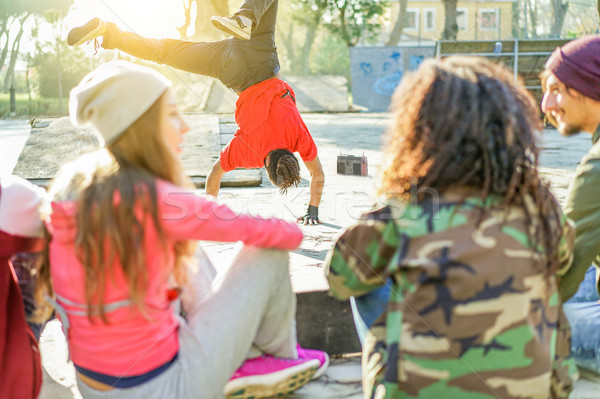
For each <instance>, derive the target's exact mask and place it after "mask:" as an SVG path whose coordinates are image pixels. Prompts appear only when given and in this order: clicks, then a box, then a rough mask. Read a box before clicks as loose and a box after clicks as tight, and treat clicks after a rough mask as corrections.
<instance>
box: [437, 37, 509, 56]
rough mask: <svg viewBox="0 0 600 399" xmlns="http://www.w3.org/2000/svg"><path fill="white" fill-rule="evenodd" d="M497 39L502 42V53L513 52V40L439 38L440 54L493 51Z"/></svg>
mask: <svg viewBox="0 0 600 399" xmlns="http://www.w3.org/2000/svg"><path fill="white" fill-rule="evenodd" d="M497 41H499V42H501V43H502V53H513V52H514V45H515V42H514V40H460V41H459V40H440V41H439V45H440V46H441V47H440V49H441V51H440V53H441V55H442V56H444V55H450V54H456V53H469V54H470V53H493V52H494V47H495V46H496V42H497ZM473 55H475V54H473Z"/></svg>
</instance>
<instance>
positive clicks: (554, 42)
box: [519, 39, 571, 58]
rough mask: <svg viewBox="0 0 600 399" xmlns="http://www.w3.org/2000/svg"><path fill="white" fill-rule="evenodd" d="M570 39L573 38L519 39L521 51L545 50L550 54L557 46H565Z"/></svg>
mask: <svg viewBox="0 0 600 399" xmlns="http://www.w3.org/2000/svg"><path fill="white" fill-rule="evenodd" d="M570 40H571V39H521V40H519V52H520V53H527V52H534V51H545V52H548V56H550V53H552V52H553V51H554V50H555V49H556V48H557V47H561V46H563V45H564V44H565V43H568V42H569V41H570ZM548 56H547V57H548ZM547 57H546V58H547Z"/></svg>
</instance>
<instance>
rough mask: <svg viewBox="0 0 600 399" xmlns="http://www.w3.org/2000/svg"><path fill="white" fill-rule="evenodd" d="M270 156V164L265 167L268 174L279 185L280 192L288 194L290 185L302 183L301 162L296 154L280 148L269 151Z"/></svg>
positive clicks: (296, 185)
mask: <svg viewBox="0 0 600 399" xmlns="http://www.w3.org/2000/svg"><path fill="white" fill-rule="evenodd" d="M268 157H269V166H266V167H265V169H266V170H267V176H269V180H271V183H273V184H274V185H276V186H277V187H279V192H280V193H281V194H286V193H287V189H288V187H291V186H295V187H298V184H300V164H299V163H298V160H297V159H296V157H295V156H294V154H292V153H291V152H290V151H288V150H284V149H281V148H280V149H277V150H273V151H271V152H269V155H268ZM265 164H266V163H265Z"/></svg>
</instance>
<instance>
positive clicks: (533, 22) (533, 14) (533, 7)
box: [525, 0, 538, 38]
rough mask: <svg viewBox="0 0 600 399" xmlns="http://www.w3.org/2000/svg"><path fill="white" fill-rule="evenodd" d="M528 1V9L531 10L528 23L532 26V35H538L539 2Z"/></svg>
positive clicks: (534, 36)
mask: <svg viewBox="0 0 600 399" xmlns="http://www.w3.org/2000/svg"><path fill="white" fill-rule="evenodd" d="M525 1H526V2H527V6H528V11H529V23H528V25H529V26H530V27H531V36H530V37H533V38H536V37H537V24H538V18H537V15H538V12H537V11H538V10H537V2H536V1H535V0H525Z"/></svg>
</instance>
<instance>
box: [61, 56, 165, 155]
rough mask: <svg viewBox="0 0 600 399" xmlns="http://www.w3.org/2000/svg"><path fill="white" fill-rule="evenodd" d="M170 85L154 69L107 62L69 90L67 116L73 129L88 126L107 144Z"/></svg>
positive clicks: (121, 62)
mask: <svg viewBox="0 0 600 399" xmlns="http://www.w3.org/2000/svg"><path fill="white" fill-rule="evenodd" d="M170 86H171V82H170V81H169V80H168V79H167V78H165V77H164V76H162V75H161V74H160V73H158V72H156V71H155V70H153V69H150V68H146V67H143V66H139V65H136V64H132V63H130V62H125V61H110V62H107V63H105V64H102V65H101V66H99V67H98V68H96V69H95V70H93V71H92V72H90V73H89V74H87V75H86V76H85V77H84V78H83V79H82V80H81V82H80V83H79V85H78V86H77V87H75V88H73V90H71V98H70V101H69V114H70V116H71V122H72V123H73V125H75V126H79V127H83V126H85V125H86V124H88V123H91V124H92V125H93V126H94V127H95V128H96V129H97V130H98V132H99V133H100V135H101V136H102V137H103V138H104V141H105V142H106V143H107V144H108V143H110V142H111V141H114V140H115V139H117V138H118V137H119V136H120V135H121V134H122V133H123V132H124V131H125V130H126V129H127V128H128V127H129V126H130V125H131V124H132V123H133V122H135V121H136V120H137V119H138V118H139V117H140V116H142V115H143V114H144V112H146V111H147V110H148V108H150V107H151V106H152V104H154V103H155V102H156V100H158V98H159V97H160V96H161V94H163V93H164V91H165V90H166V89H167V88H169V87H170Z"/></svg>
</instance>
